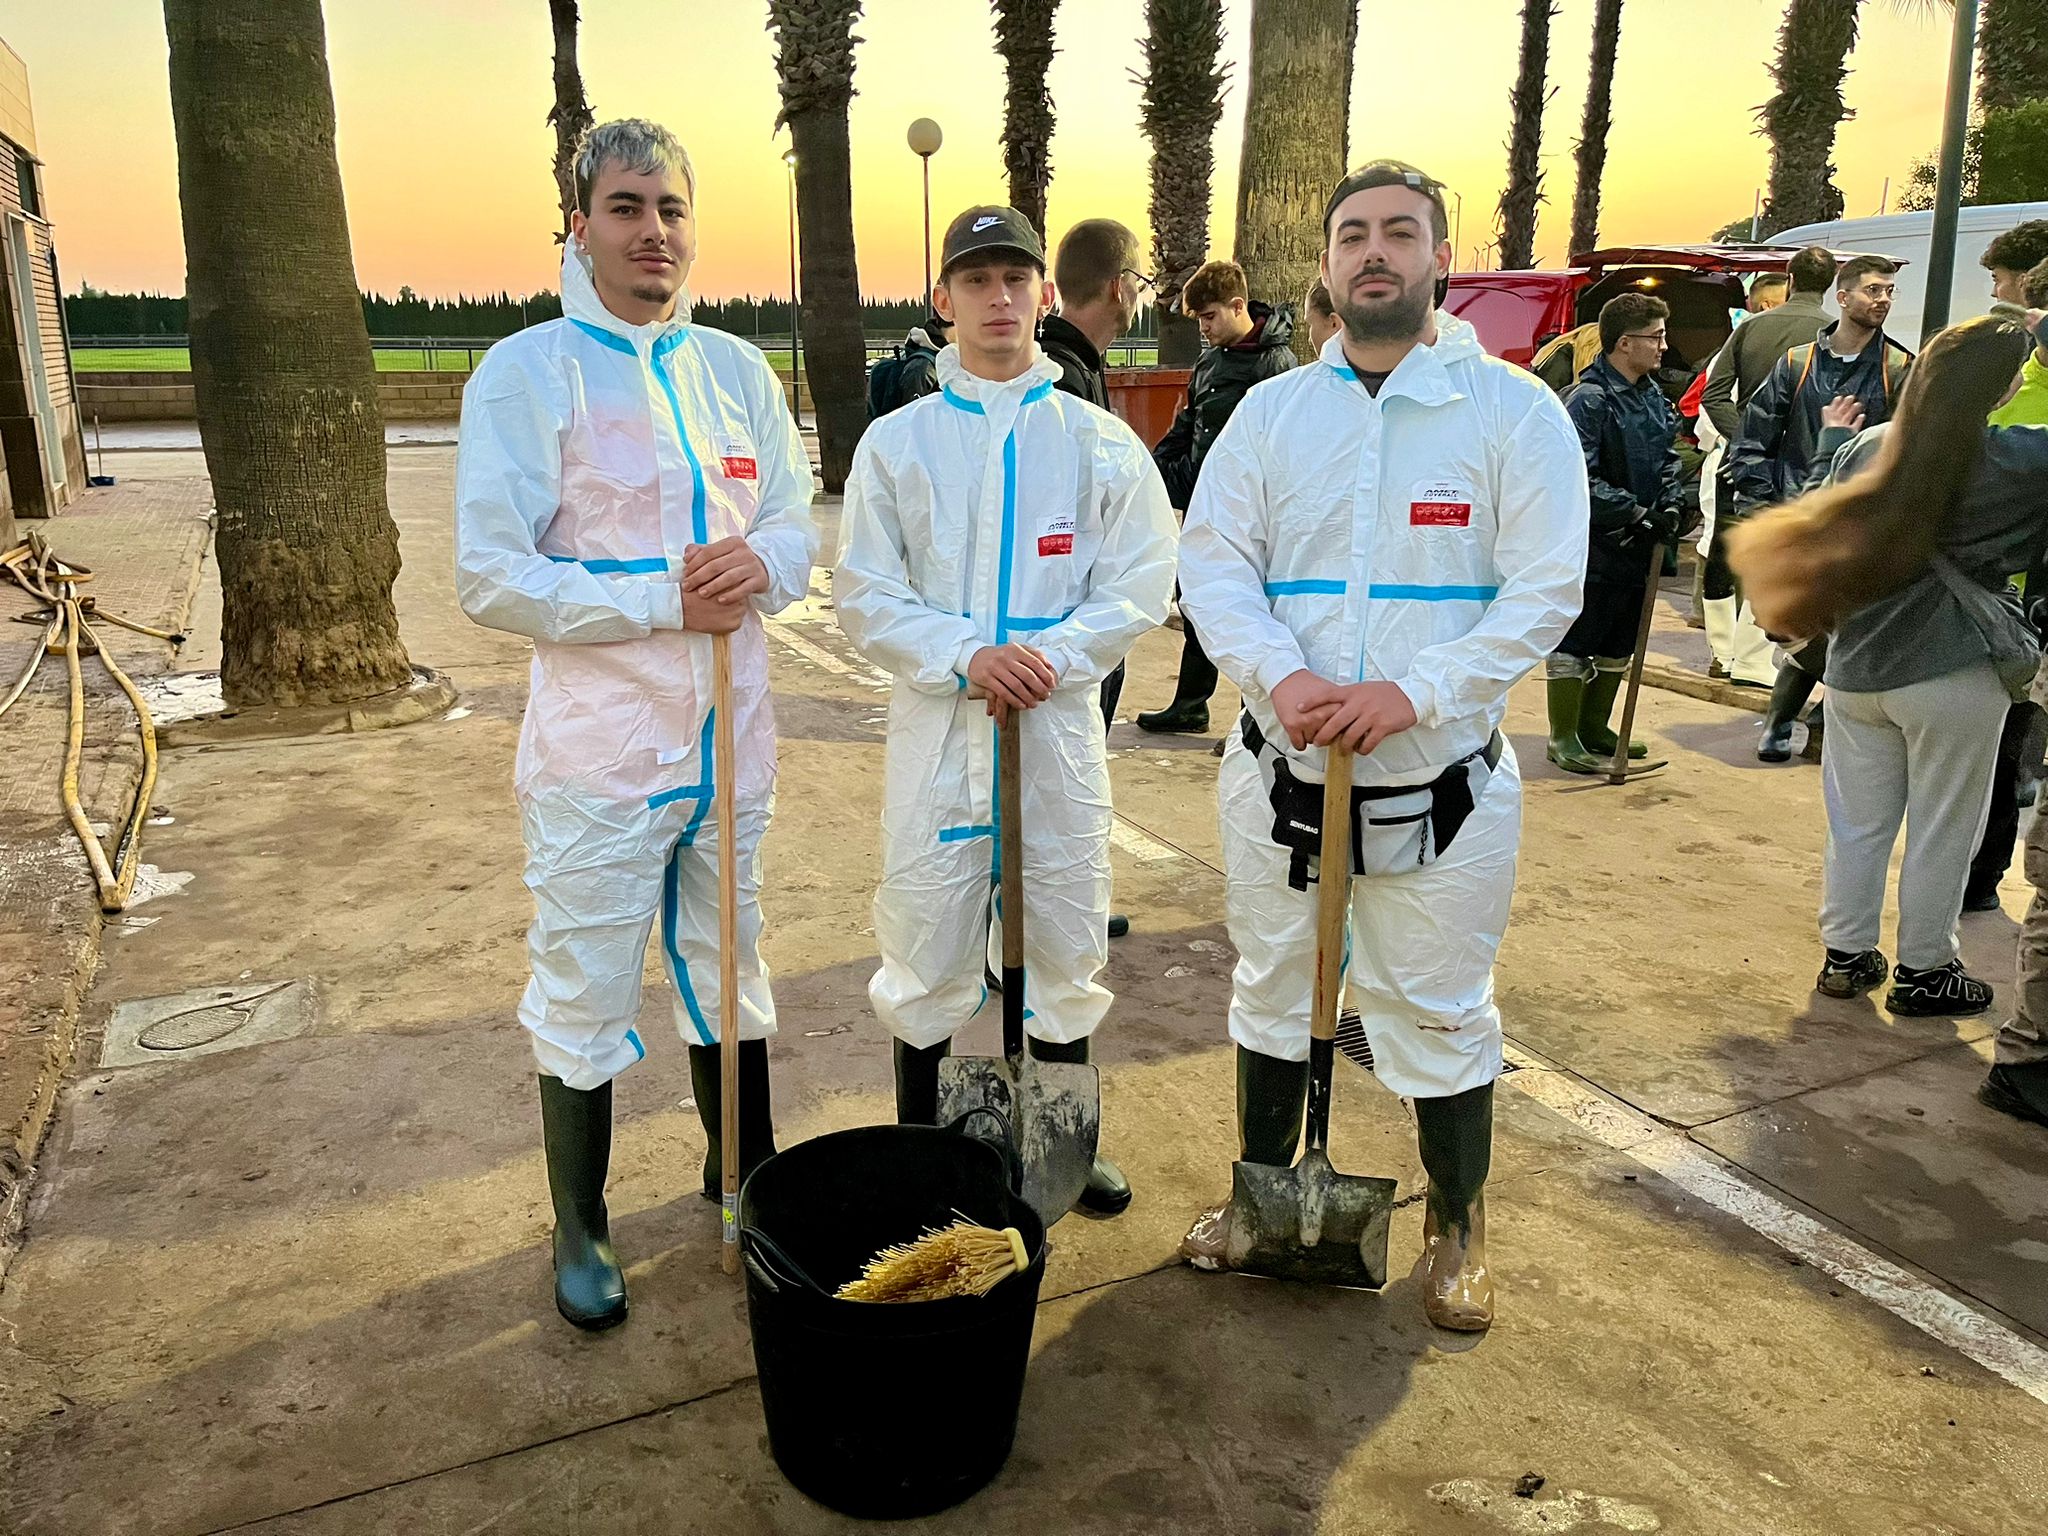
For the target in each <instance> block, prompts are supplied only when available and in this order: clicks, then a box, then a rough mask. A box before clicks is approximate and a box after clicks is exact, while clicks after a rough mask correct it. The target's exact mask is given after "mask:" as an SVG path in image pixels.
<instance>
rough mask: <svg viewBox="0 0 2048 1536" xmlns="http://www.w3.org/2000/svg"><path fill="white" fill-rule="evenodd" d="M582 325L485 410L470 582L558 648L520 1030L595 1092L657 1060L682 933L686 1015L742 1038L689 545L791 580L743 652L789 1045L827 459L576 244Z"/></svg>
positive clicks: (745, 961) (524, 759)
mask: <svg viewBox="0 0 2048 1536" xmlns="http://www.w3.org/2000/svg"><path fill="white" fill-rule="evenodd" d="M562 311H563V318H562V319H560V320H556V321H552V322H549V323H546V324H543V325H536V326H532V327H530V328H528V329H527V330H524V331H521V332H519V333H518V334H517V335H516V336H512V337H508V338H507V339H506V340H504V341H501V342H499V343H498V344H497V345H495V346H493V347H492V348H491V350H490V351H489V353H487V354H486V355H485V358H484V361H483V365H482V366H481V367H479V368H478V369H477V371H476V374H475V376H474V377H473V378H471V380H470V381H469V385H468V387H467V388H466V389H465V390H464V391H463V396H462V436H461V447H460V450H459V452H458V454H457V459H456V475H455V482H456V483H455V504H456V506H455V517H456V590H457V592H458V593H459V595H460V597H461V600H462V608H463V611H464V612H465V613H467V614H468V615H469V616H470V617H471V618H473V619H475V620H476V621H477V622H478V623H479V624H484V625H487V626H489V627H490V628H492V629H502V630H507V631H510V632H511V633H513V634H519V635H526V636H528V637H530V638H531V639H532V641H533V652H534V655H533V673H532V681H531V688H530V693H529V697H528V700H527V706H526V718H525V722H524V725H523V726H522V728H521V730H520V735H519V755H518V761H517V766H516V769H515V788H516V791H517V794H518V799H519V809H520V817H521V822H522V825H523V829H524V832H525V837H526V851H527V863H526V884H527V886H528V887H529V888H530V889H531V890H532V892H533V897H534V904H535V908H536V915H535V919H534V924H533V927H532V929H531V930H530V931H529V934H528V950H529V956H530V959H531V962H532V967H533V978H532V980H531V982H529V984H528V985H527V988H526V993H525V996H524V997H523V998H522V999H521V1001H520V1005H519V1021H520V1023H521V1024H523V1025H525V1026H526V1028H527V1029H528V1030H529V1031H530V1032H531V1034H532V1037H533V1048H534V1055H535V1057H536V1059H537V1060H538V1062H539V1066H540V1070H541V1071H542V1072H543V1073H546V1074H548V1075H549V1076H552V1077H558V1078H560V1079H561V1080H562V1081H563V1082H564V1083H565V1084H567V1085H568V1086H569V1087H571V1088H576V1089H590V1088H595V1087H598V1086H599V1085H600V1084H603V1083H606V1082H609V1081H610V1080H611V1079H612V1078H614V1077H616V1076H618V1075H619V1073H621V1072H623V1071H624V1070H625V1069H626V1068H627V1067H630V1066H632V1065H633V1064H634V1063H635V1062H636V1061H638V1060H640V1058H641V1057H642V1056H643V1055H645V1054H646V1052H645V1048H644V1046H643V1045H642V1043H641V1040H640V1037H639V1034H638V1032H637V1031H636V1030H635V1029H634V1027H633V1024H634V1018H635V1016H636V1015H637V1014H638V1012H639V1007H640V978H641V971H642V968H643V966H644V964H645V960H646V954H647V941H648V936H649V934H650V932H651V931H652V929H653V925H654V922H655V919H656V917H657V916H658V917H659V918H660V920H661V933H662V953H663V956H664V958H665V961H666V964H667V967H668V971H669V975H670V977H671V979H672V980H673V981H674V983H675V988H676V1025H677V1028H678V1030H679V1031H680V1032H681V1034H682V1036H683V1038H684V1039H685V1040H686V1041H688V1042H690V1043H691V1044H701V1045H709V1044H711V1043H713V1042H714V1041H715V1040H716V1039H717V1038H718V1019H719V995H718V987H719V967H718V863H717V847H716V836H717V820H716V818H714V817H712V816H711V814H710V811H711V796H712V788H713V784H712V769H713V762H712V755H713V754H712V740H711V736H712V719H711V714H712V710H711V701H712V676H711V636H709V635H707V634H692V633H685V632H684V629H683V622H684V615H683V597H682V585H681V583H682V574H683V556H684V553H685V552H686V551H687V550H688V549H690V548H691V547H692V546H695V545H702V544H711V543H716V542H717V541H719V540H720V539H724V538H729V537H732V536H734V535H743V536H745V538H746V540H747V542H748V544H749V545H750V546H751V547H752V549H753V551H754V553H755V554H757V555H758V556H759V557H760V558H761V562H762V564H763V565H764V566H766V567H767V571H768V582H769V586H768V590H767V591H766V592H765V593H761V594H758V595H757V596H756V597H755V598H754V600H753V611H752V612H750V613H749V614H748V616H747V618H746V620H745V622H744V623H743V624H742V625H741V626H740V628H739V630H738V631H737V632H736V633H735V634H734V635H733V637H732V670H733V730H734V740H735V745H736V747H737V778H738V783H737V786H736V788H737V801H736V815H737V824H738V843H739V847H738V849H737V854H738V858H737V864H738V868H739V873H740V892H739V918H740V946H739V948H740V953H739V975H740V986H741V992H742V996H741V999H740V1009H739V1018H740V1037H741V1038H742V1039H759V1038H762V1037H764V1036H766V1035H769V1034H772V1033H773V1032H774V1030H775V1005H774V1001H773V998H772V997H771V995H770V992H769V986H768V973H767V970H766V968H765V967H764V966H763V965H762V963H761V955H760V935H761V908H760V903H759V900H758V894H759V853H760V841H761V834H762V833H763V831H765V830H766V828H767V824H768V815H769V804H770V800H771V797H772V793H773V789H774V783H775V717H774V712H773V709H772V706H771V705H770V702H769V697H768V656H767V645H766V638H765V634H764V631H763V629H762V625H761V615H762V614H764V613H773V612H775V611H777V610H778V609H780V608H782V607H784V606H786V605H787V604H789V603H792V602H795V601H797V600H798V599H799V598H801V597H802V596H803V595H804V594H805V592H806V591H807V590H808V587H809V584H810V570H811V562H812V559H813V557H814V555H815V553H816V537H817V534H816V529H815V527H814V525H813V523H812V520H811V514H810V502H811V494H812V485H811V471H810V462H809V460H808V458H807V457H806V456H805V453H804V448H803V443H802V440H801V438H800V437H799V436H798V434H797V430H796V426H795V423H794V422H793V421H792V420H791V419H790V414H789V406H788V403H787V402H786V400H785V399H784V397H783V393H782V387H781V384H780V383H779V381H778V380H777V379H776V377H775V374H774V373H773V371H771V370H770V368H769V367H768V363H767V361H766V359H764V358H763V357H762V356H761V354H760V353H759V352H758V351H756V350H755V349H754V348H753V347H752V346H750V345H748V344H747V343H746V342H743V341H740V340H739V339H737V338H736V337H732V336H728V335H726V334H724V333H723V332H720V331H714V330H705V329H702V328H700V327H697V326H693V325H691V324H690V323H689V318H688V317H689V313H690V297H689V294H688V293H687V292H684V293H682V294H680V295H679V296H678V298H677V301H676V309H675V314H676V316H677V318H676V319H673V320H666V321H658V322H655V323H652V324H648V325H637V326H636V325H628V324H627V323H626V322H625V321H623V320H621V319H619V318H618V317H617V316H616V315H614V314H612V313H611V312H610V311H609V310H607V309H606V308H605V307H604V305H603V303H602V302H601V301H600V300H599V298H598V296H597V291H596V289H595V287H594V286H593V285H592V283H591V279H590V275H589V272H588V270H587V269H586V267H585V264H584V260H583V258H582V257H581V256H579V254H578V253H577V250H576V247H575V245H574V243H573V242H572V243H571V245H570V247H569V249H568V251H567V252H566V253H565V255H564V258H563V262H562Z"/></svg>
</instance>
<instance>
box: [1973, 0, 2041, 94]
mask: <svg viewBox="0 0 2048 1536" xmlns="http://www.w3.org/2000/svg"><path fill="white" fill-rule="evenodd" d="M2044 99H2048V5H2043V4H2042V3H2041V0H1984V20H1983V27H1982V30H1981V32H1980V33H1979V35H1978V42H1977V106H1978V108H1979V109H1980V110H1982V111H1985V112H1996V111H1998V110H1999V109H2001V108H2003V107H2019V106H2024V105H2026V104H2027V103H2028V102H2030V101H2041V100H2044Z"/></svg>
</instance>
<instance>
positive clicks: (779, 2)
mask: <svg viewBox="0 0 2048 1536" xmlns="http://www.w3.org/2000/svg"><path fill="white" fill-rule="evenodd" d="M860 11H861V0H768V25H769V27H770V29H771V30H772V31H774V33H775V34H776V53H775V69H776V73H777V75H778V77H779V79H780V83H781V87H782V112H781V114H780V115H779V116H778V117H777V118H776V120H775V126H776V127H778V128H780V127H781V126H782V125H783V124H784V123H787V124H788V125H789V138H790V144H791V147H792V148H793V149H794V150H795V151H796V206H797V217H798V219H799V220H800V222H801V224H802V226H803V239H802V242H801V252H800V259H801V261H802V265H803V283H802V287H803V315H802V318H803V332H804V367H805V368H806V369H807V370H808V371H809V373H810V379H811V396H812V399H813V400H814V401H815V402H816V405H817V415H818V456H819V460H820V474H821V476H822V478H823V480H824V482H825V489H826V490H827V491H829V492H832V493H833V494H837V493H838V492H840V491H842V490H844V489H845V487H846V474H847V471H848V470H849V469H851V468H852V466H853V449H854V444H856V443H858V442H859V441H860V434H861V429H862V428H863V427H864V426H866V425H867V352H866V347H865V345H864V341H863V337H862V334H861V314H860V268H859V266H858V265H857V264H856V262H855V260H854V252H853V181H852V166H851V160H852V154H851V151H850V149H849V148H848V143H847V124H846V109H847V105H848V104H849V103H850V102H851V101H852V100H853V45H854V44H855V43H857V42H859V41H860V39H859V38H857V37H855V36H854V35H853V24H854V22H855V20H857V19H858V18H859V16H860Z"/></svg>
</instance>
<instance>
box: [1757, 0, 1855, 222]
mask: <svg viewBox="0 0 2048 1536" xmlns="http://www.w3.org/2000/svg"><path fill="white" fill-rule="evenodd" d="M1857 3H1858V0H1791V4H1789V5H1788V6H1787V7H1786V8H1785V21H1784V24H1783V25H1782V26H1781V27H1779V29H1778V58H1777V62H1776V63H1775V64H1773V65H1772V66H1771V74H1772V77H1773V78H1774V79H1776V81H1777V82H1778V93H1777V94H1776V95H1775V96H1773V97H1772V98H1771V99H1770V100H1769V101H1767V102H1765V103H1764V104H1763V106H1761V107H1760V108H1758V109H1757V116H1758V117H1759V118H1760V119H1762V121H1763V131H1764V133H1765V134H1766V135H1768V136H1769V138H1770V141H1771V185H1770V191H1769V193H1768V195H1767V196H1766V197H1765V200H1764V218H1763V233H1764V236H1765V237H1766V238H1769V237H1770V236H1772V235H1774V234H1776V233H1777V232H1778V231H1779V230H1781V229H1790V228H1792V227H1793V226H1794V225H1798V224H1819V223H1824V222H1826V221H1827V220H1829V219H1839V218H1840V217H1841V216H1842V212H1843V209H1844V207H1845V206H1846V204H1845V203H1844V201H1843V198H1842V193H1841V190H1840V189H1839V188H1838V187H1836V186H1835V166H1834V154H1835V130H1836V128H1837V127H1839V126H1840V124H1841V122H1842V120H1843V119H1844V118H1846V117H1848V116H1849V115H1850V113H1849V109H1848V107H1847V106H1846V105H1844V104H1843V101H1842V81H1843V80H1844V79H1846V78H1847V77H1848V73H1849V67H1848V62H1849V52H1850V50H1851V49H1853V48H1854V47H1855V46H1856V20H1857V18H1856V7H1857Z"/></svg>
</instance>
